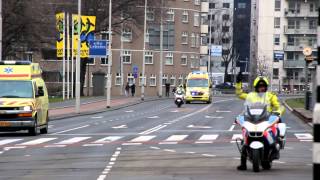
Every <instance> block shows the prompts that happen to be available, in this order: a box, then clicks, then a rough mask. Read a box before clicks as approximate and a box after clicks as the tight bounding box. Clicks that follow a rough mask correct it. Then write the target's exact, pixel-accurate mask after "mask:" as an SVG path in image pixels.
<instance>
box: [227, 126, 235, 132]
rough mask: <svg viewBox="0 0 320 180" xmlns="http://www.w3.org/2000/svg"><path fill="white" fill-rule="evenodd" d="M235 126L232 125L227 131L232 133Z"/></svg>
mask: <svg viewBox="0 0 320 180" xmlns="http://www.w3.org/2000/svg"><path fill="white" fill-rule="evenodd" d="M235 126H236V125H235V124H232V125H231V127H230V128H229V129H228V131H233V129H234V127H235Z"/></svg>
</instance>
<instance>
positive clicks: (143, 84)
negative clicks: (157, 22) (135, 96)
mask: <svg viewBox="0 0 320 180" xmlns="http://www.w3.org/2000/svg"><path fill="white" fill-rule="evenodd" d="M146 31H147V0H144V28H143V52H142V83H141V100H142V101H144V86H145V58H144V57H145V53H146Z"/></svg>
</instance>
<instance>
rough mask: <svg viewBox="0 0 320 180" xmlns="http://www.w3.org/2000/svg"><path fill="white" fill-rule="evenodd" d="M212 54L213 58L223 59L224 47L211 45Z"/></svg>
mask: <svg viewBox="0 0 320 180" xmlns="http://www.w3.org/2000/svg"><path fill="white" fill-rule="evenodd" d="M210 54H211V56H216V57H221V56H222V46H219V45H211V48H210Z"/></svg>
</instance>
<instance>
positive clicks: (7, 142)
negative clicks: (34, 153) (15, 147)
mask: <svg viewBox="0 0 320 180" xmlns="http://www.w3.org/2000/svg"><path fill="white" fill-rule="evenodd" d="M21 140H22V139H5V140H1V141H0V146H2V145H6V144H10V143H14V142H17V141H21Z"/></svg>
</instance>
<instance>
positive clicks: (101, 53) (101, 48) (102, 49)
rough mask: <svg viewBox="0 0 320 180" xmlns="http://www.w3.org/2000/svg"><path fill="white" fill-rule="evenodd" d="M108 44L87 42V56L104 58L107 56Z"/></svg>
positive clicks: (104, 41) (105, 42)
mask: <svg viewBox="0 0 320 180" xmlns="http://www.w3.org/2000/svg"><path fill="white" fill-rule="evenodd" d="M108 45H109V42H108V41H106V40H93V41H89V56H90V57H106V56H108V55H109V53H108V51H107V48H108Z"/></svg>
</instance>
